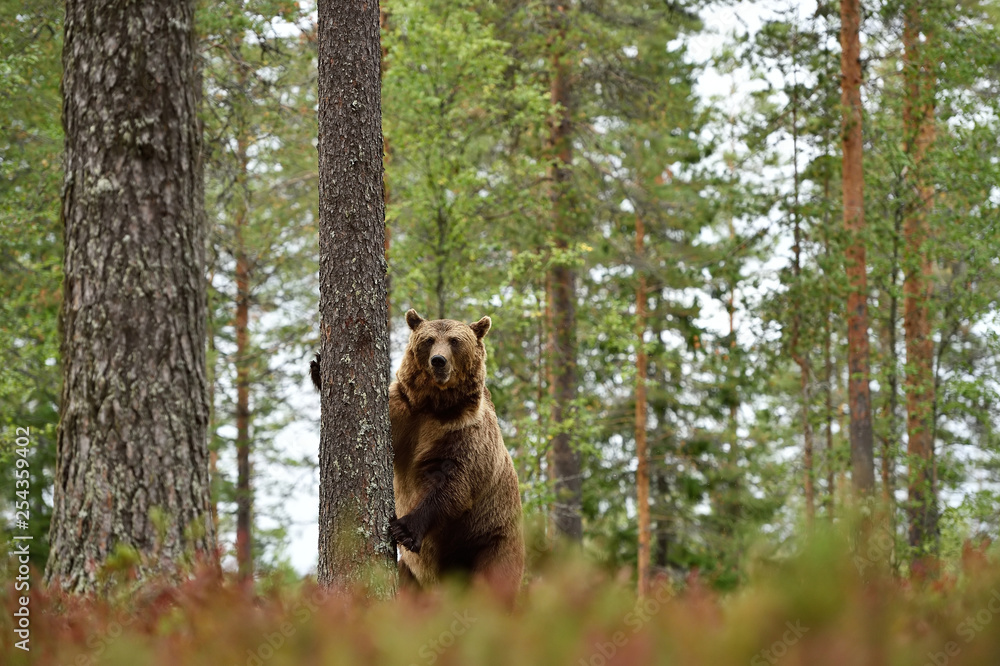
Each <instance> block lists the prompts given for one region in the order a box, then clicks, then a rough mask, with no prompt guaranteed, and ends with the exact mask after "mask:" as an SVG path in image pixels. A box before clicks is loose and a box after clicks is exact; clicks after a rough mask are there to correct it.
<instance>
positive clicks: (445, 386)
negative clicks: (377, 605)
mask: <svg viewBox="0 0 1000 666" xmlns="http://www.w3.org/2000/svg"><path fill="white" fill-rule="evenodd" d="M406 321H407V323H408V324H409V325H410V328H411V329H412V330H411V333H410V342H409V345H407V348H406V354H405V356H404V358H403V364H402V366H401V367H400V369H399V372H397V373H396V381H395V382H393V384H392V386H390V387H389V417H390V419H391V421H392V445H393V451H394V454H395V460H394V472H395V473H394V477H393V490H394V492H395V496H396V515H397V516H399V518H397V519H394V520H393V521H392V524H391V530H392V534H393V536H394V537H395V538H396V540H397V542H398V543H399V545H400V546H402V549H401V558H400V577H401V580H403V581H404V582H405V581H406V580H408V579H411V578H412V579H415V581H416V582H417V583H418V584H419V585H420V586H427V585H432V584H434V583H435V582H437V581H438V580H439V579H440V578H441V577H443V576H446V575H450V574H459V575H466V576H471V577H472V578H474V579H481V580H482V581H483V582H486V583H487V584H489V585H490V586H491V587H492V588H493V589H494V590H495V591H496V592H498V593H499V594H501V595H502V596H503V597H504V598H505V599H506V600H507V601H508V602H512V601H513V599H514V596H515V595H516V594H517V590H518V588H519V587H520V584H521V577H522V575H523V572H524V537H523V534H522V529H521V496H520V491H519V489H518V483H517V474H516V473H515V471H514V465H513V462H512V461H511V458H510V454H509V453H508V452H507V448H506V447H505V446H504V443H503V438H502V436H501V434H500V426H499V424H498V423H497V417H496V412H495V410H494V408H493V402H492V400H491V399H490V392H489V390H488V389H487V388H486V348H485V346H484V345H483V341H482V339H483V336H485V335H486V333H487V332H488V331H489V328H490V325H491V322H490V319H489V317H483V318H482V319H481V320H479V321H478V322H476V323H474V324H471V325H469V324H464V323H461V322H457V321H452V320H447V319H441V320H437V321H425V320H423V319H421V318H420V316H419V315H417V313H416V312H415V311H413V310H410V311H409V312H407V313H406ZM434 357H440V358H438V359H437V363H438V364H439V365H440V366H441V367H439V368H436V367H435V366H434V365H433V364H432V362H431V359H432V358H434ZM441 358H443V359H444V361H443V362H442V360H441Z"/></svg>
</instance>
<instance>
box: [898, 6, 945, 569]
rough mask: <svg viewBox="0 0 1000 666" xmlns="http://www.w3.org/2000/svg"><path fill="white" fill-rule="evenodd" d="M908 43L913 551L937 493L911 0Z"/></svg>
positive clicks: (929, 125)
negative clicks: (935, 486) (934, 471)
mask: <svg viewBox="0 0 1000 666" xmlns="http://www.w3.org/2000/svg"><path fill="white" fill-rule="evenodd" d="M904 20H905V23H904V27H903V45H904V49H905V54H904V66H903V77H904V80H905V82H906V93H907V94H906V97H905V99H904V102H903V126H904V135H905V141H906V145H905V150H906V152H907V154H909V156H910V161H911V164H912V168H911V169H910V170H909V172H908V173H907V184H908V185H909V186H911V188H912V190H913V193H912V204H911V205H909V206H907V215H906V219H905V220H904V222H903V238H904V247H903V255H904V256H903V267H904V271H903V274H904V278H903V320H904V321H903V328H904V331H905V335H906V369H907V371H906V416H907V419H906V429H907V434H908V438H909V441H908V444H907V448H906V452H907V458H908V461H909V479H908V482H909V503H908V504H909V506H908V513H909V519H910V534H909V537H910V546H911V547H912V548H913V549H914V550H915V551H916V553H918V554H925V553H929V552H931V551H933V550H936V541H937V498H936V493H935V488H934V477H933V469H934V431H933V428H932V421H931V415H932V413H933V404H934V377H933V357H934V342H933V340H932V339H931V330H930V317H929V314H928V310H929V302H930V297H931V279H930V275H931V260H930V252H929V251H928V247H927V244H928V237H929V233H928V212H929V210H930V208H931V206H932V205H933V202H932V199H933V195H934V188H933V185H932V184H931V182H930V176H929V174H928V172H929V165H928V164H927V150H928V149H929V147H930V146H931V144H932V143H933V142H934V134H935V128H934V85H935V82H934V74H933V70H932V69H931V67H930V62H929V58H927V56H925V55H924V53H923V52H924V50H925V49H926V44H927V42H923V43H921V41H920V34H921V32H923V33H924V34H925V37H926V38H927V39H930V37H931V36H930V34H928V32H929V31H928V30H927V29H926V26H925V25H924V21H923V19H922V16H921V8H920V6H919V5H918V4H917V3H915V2H911V3H909V6H908V7H907V8H906V11H905V16H904Z"/></svg>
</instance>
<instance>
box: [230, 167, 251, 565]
mask: <svg viewBox="0 0 1000 666" xmlns="http://www.w3.org/2000/svg"><path fill="white" fill-rule="evenodd" d="M240 157H241V166H245V163H242V153H241V156H240ZM238 196H245V192H240V193H239V194H238ZM235 226H236V234H235V236H236V240H235V242H236V317H235V319H234V327H235V329H236V562H237V566H238V569H239V574H240V577H241V578H250V577H251V576H252V575H253V545H252V540H251V509H252V505H253V495H252V493H251V490H250V357H249V354H250V349H249V347H250V332H249V327H250V269H249V263H248V261H247V256H246V248H245V247H244V242H243V230H244V227H245V226H246V207H245V206H244V205H240V208H239V210H238V212H237V213H236V224H235Z"/></svg>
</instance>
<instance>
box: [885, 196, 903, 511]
mask: <svg viewBox="0 0 1000 666" xmlns="http://www.w3.org/2000/svg"><path fill="white" fill-rule="evenodd" d="M899 232H900V218H899V216H898V215H897V216H896V226H895V230H894V234H893V240H892V265H891V269H890V280H889V321H888V322H887V323H886V327H885V340H886V342H885V346H886V348H887V349H886V350H887V352H888V353H887V357H888V359H889V360H888V362H887V365H888V368H889V370H888V377H887V382H886V383H887V384H888V385H889V398H888V400H886V403H885V405H886V406H885V430H886V433H887V434H886V436H885V437H884V438H883V439H882V502H883V503H884V504H885V507H886V513H887V515H888V517H889V519H890V521H891V520H892V517H893V515H894V509H893V502H894V498H895V491H896V487H895V478H896V472H895V455H896V454H895V451H896V449H895V444H896V442H898V441H899V433H898V432H897V430H896V412H897V411H898V408H899V404H898V400H899V398H898V395H899V377H898V375H897V373H896V369H897V368H898V366H899V357H898V354H897V353H896V346H897V341H896V320H897V319H898V318H899V298H898V297H897V296H896V273H897V272H898V271H899Z"/></svg>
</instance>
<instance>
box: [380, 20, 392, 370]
mask: <svg viewBox="0 0 1000 666" xmlns="http://www.w3.org/2000/svg"><path fill="white" fill-rule="evenodd" d="M378 25H379V35H380V36H381V33H382V32H384V31H386V30H388V29H389V10H387V9H386V8H385V7H382V6H381V5H380V6H379V10H378ZM379 54H380V55H379V68H378V76H379V89H380V90H381V86H382V79H383V77H385V72H386V70H387V69H389V49H388V48H386V47H385V45H384V44H383V45H382V46H380V48H379ZM391 157H392V150H391V149H390V147H389V140H388V139H387V138H386V137H385V135H382V159H383V162H384V164H383V170H384V171H388V169H389V160H390V158H391ZM390 199H391V196H390V192H389V184H388V183H383V188H382V201H383V205H384V206H385V209H386V212H388V210H389V201H390ZM391 245H392V228H391V227H390V226H389V221H388V220H386V223H385V246H384V247H385V263H386V266H388V265H389V250H390V249H391ZM385 312H386V318H387V319H388V321H389V323H388V327H389V331H390V332H391V331H392V273H391V272H387V273H386V277H385ZM389 372H390V373H391V372H392V369H391V368H390V370H389ZM390 381H392V378H391V374H390Z"/></svg>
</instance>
